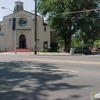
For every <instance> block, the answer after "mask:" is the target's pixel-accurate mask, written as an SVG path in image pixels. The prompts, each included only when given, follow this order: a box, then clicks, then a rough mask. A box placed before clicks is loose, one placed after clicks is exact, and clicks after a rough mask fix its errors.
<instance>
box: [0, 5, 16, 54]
mask: <svg viewBox="0 0 100 100" xmlns="http://www.w3.org/2000/svg"><path fill="white" fill-rule="evenodd" d="M1 8H2V9H8V10H9V11H11V12H13V13H14V11H12V10H11V9H9V8H6V7H1ZM15 18H16V19H17V13H16V12H15ZM16 21H17V20H16ZM16 38H17V28H16V25H15V48H14V49H15V54H17V51H16V44H17V41H16V40H17V39H16Z"/></svg>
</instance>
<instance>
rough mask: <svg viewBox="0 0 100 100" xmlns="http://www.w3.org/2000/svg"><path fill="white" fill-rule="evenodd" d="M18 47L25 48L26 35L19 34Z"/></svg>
mask: <svg viewBox="0 0 100 100" xmlns="http://www.w3.org/2000/svg"><path fill="white" fill-rule="evenodd" d="M19 48H26V37H25V35H23V34H22V35H20V36H19Z"/></svg>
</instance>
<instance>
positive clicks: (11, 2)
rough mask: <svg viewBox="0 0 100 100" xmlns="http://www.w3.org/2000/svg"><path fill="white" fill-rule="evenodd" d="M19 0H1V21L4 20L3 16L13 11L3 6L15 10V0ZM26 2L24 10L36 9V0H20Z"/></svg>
mask: <svg viewBox="0 0 100 100" xmlns="http://www.w3.org/2000/svg"><path fill="white" fill-rule="evenodd" d="M16 1H19V0H0V21H2V20H3V17H4V16H6V15H9V14H11V13H12V12H11V11H9V10H7V9H2V8H1V7H6V8H9V9H11V10H14V6H15V2H16ZM20 1H21V2H23V3H24V10H26V11H29V12H31V11H32V10H33V11H34V9H35V3H34V0H20Z"/></svg>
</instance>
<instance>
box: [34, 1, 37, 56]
mask: <svg viewBox="0 0 100 100" xmlns="http://www.w3.org/2000/svg"><path fill="white" fill-rule="evenodd" d="M34 35H35V36H34V37H35V38H34V40H35V42H34V54H35V55H36V54H37V0H35V34H34Z"/></svg>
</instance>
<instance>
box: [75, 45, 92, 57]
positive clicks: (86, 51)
mask: <svg viewBox="0 0 100 100" xmlns="http://www.w3.org/2000/svg"><path fill="white" fill-rule="evenodd" d="M74 52H75V53H84V54H85V55H87V54H91V53H92V52H91V50H90V49H89V47H87V46H83V47H77V48H75V50H74Z"/></svg>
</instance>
